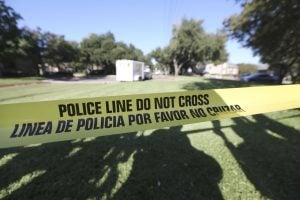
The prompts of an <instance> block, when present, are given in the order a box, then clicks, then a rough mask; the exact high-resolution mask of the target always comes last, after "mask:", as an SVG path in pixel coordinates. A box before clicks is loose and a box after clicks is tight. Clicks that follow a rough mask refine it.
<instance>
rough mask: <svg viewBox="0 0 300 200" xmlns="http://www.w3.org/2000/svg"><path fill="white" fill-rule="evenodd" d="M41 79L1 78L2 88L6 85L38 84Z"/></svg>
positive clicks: (0, 84)
mask: <svg viewBox="0 0 300 200" xmlns="http://www.w3.org/2000/svg"><path fill="white" fill-rule="evenodd" d="M41 80H43V78H41V77H23V78H0V87H1V86H4V85H14V84H28V83H38V82H40V81H41Z"/></svg>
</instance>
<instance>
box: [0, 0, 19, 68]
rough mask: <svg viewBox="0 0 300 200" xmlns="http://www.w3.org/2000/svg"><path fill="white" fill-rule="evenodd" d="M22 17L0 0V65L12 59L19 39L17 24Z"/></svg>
mask: <svg viewBox="0 0 300 200" xmlns="http://www.w3.org/2000/svg"><path fill="white" fill-rule="evenodd" d="M20 19H22V17H21V16H20V15H19V14H18V13H16V12H15V11H14V9H13V8H11V7H9V6H7V5H6V4H5V1H3V0H0V63H3V64H6V63H8V62H9V59H10V58H12V57H14V54H15V53H16V51H15V50H16V48H17V47H18V41H19V37H20V29H19V28H18V27H17V22H18V21H19V20H20Z"/></svg>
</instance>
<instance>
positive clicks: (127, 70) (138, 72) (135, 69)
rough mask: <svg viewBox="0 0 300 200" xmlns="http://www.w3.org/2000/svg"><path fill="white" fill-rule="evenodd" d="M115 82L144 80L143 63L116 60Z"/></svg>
mask: <svg viewBox="0 0 300 200" xmlns="http://www.w3.org/2000/svg"><path fill="white" fill-rule="evenodd" d="M116 80H117V81H141V80H144V63H143V62H139V61H135V60H117V61H116Z"/></svg>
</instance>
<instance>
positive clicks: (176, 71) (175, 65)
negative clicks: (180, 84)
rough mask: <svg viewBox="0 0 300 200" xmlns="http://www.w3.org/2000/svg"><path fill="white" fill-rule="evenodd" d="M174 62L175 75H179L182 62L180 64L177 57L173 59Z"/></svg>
mask: <svg viewBox="0 0 300 200" xmlns="http://www.w3.org/2000/svg"><path fill="white" fill-rule="evenodd" d="M173 64H174V75H175V76H178V75H179V72H180V69H181V67H182V64H180V65H179V64H178V62H177V60H176V59H175V58H174V59H173Z"/></svg>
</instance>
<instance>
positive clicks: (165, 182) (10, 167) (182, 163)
mask: <svg viewBox="0 0 300 200" xmlns="http://www.w3.org/2000/svg"><path fill="white" fill-rule="evenodd" d="M192 133H193V131H192V132H187V133H186V134H192ZM186 134H184V133H183V132H181V127H172V128H170V129H159V130H156V131H154V132H153V133H152V134H150V135H144V134H140V133H139V134H137V133H129V134H124V135H115V136H109V137H99V138H96V139H94V140H91V141H86V142H84V141H79V142H73V143H72V142H60V143H53V144H44V145H42V146H40V147H31V148H14V149H3V150H1V151H0V152H1V153H0V154H1V157H2V158H3V156H4V155H11V154H12V153H15V157H14V158H12V159H11V160H10V161H7V163H4V164H3V162H2V165H0V180H1V182H0V196H2V197H4V199H5V198H6V199H175V200H176V199H222V195H221V193H220V191H219V188H218V182H219V181H220V180H221V178H222V170H221V168H220V166H219V164H218V163H217V162H216V161H215V160H214V159H213V158H212V157H210V156H208V155H206V154H205V153H203V152H202V151H199V150H196V149H195V148H193V147H192V146H191V144H190V141H189V139H188V137H187V135H186ZM38 170H40V171H41V170H44V171H43V172H44V173H43V174H41V175H40V176H37V177H33V175H30V174H32V172H36V171H38ZM28 174H29V176H25V175H28ZM24 176H25V177H26V178H25V180H23V179H24ZM30 176H31V179H30ZM21 177H23V179H22V178H21ZM20 179H22V180H23V182H22V181H20ZM26 180H27V181H26Z"/></svg>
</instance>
